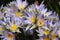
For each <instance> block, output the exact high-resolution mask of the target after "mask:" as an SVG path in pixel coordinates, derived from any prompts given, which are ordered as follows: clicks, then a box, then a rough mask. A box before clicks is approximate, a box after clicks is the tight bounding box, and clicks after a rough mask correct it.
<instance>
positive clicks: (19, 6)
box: [15, 0, 28, 10]
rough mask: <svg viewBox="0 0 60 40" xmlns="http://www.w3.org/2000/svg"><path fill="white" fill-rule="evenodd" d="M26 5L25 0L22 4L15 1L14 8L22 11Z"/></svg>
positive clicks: (20, 0)
mask: <svg viewBox="0 0 60 40" xmlns="http://www.w3.org/2000/svg"><path fill="white" fill-rule="evenodd" d="M27 4H28V3H27V2H26V0H25V1H24V2H22V0H16V3H15V5H16V7H17V8H18V9H19V10H21V9H24V8H25V7H26V6H27Z"/></svg>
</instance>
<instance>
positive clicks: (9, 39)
mask: <svg viewBox="0 0 60 40" xmlns="http://www.w3.org/2000/svg"><path fill="white" fill-rule="evenodd" d="M0 38H2V40H15V36H14V35H13V34H12V33H11V32H7V31H4V33H3V34H2V35H1V36H0Z"/></svg>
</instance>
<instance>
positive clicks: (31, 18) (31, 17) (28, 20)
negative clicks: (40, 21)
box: [24, 13, 36, 24]
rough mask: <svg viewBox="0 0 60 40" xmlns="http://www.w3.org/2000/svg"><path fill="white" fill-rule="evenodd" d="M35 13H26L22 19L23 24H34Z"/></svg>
mask: <svg viewBox="0 0 60 40" xmlns="http://www.w3.org/2000/svg"><path fill="white" fill-rule="evenodd" d="M35 17H36V16H35V14H34V13H27V15H26V16H25V18H26V20H24V23H25V24H34V22H35Z"/></svg>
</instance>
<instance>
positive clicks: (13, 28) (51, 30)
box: [0, 0, 60, 40]
mask: <svg viewBox="0 0 60 40" xmlns="http://www.w3.org/2000/svg"><path fill="white" fill-rule="evenodd" d="M27 5H28V3H27V2H26V0H25V1H21V0H16V1H13V2H10V4H7V5H6V6H4V7H3V6H1V8H0V35H1V36H0V38H1V39H2V40H15V36H14V33H15V32H18V33H21V31H20V28H21V29H23V31H24V32H26V31H28V30H29V31H30V33H31V34H33V30H35V31H36V32H37V33H38V34H37V36H39V39H37V40H59V38H60V20H59V18H58V14H56V12H53V11H50V10H48V9H47V8H46V7H45V6H44V4H43V3H41V4H40V5H34V4H32V5H30V6H28V7H27V8H25V7H26V6H27Z"/></svg>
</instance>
